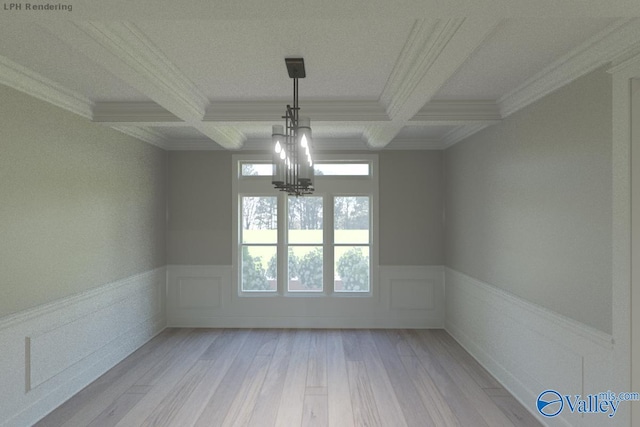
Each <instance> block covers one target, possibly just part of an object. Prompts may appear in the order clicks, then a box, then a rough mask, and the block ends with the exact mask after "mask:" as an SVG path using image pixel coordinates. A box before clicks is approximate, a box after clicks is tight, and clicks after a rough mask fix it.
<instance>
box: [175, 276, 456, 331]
mask: <svg viewBox="0 0 640 427" xmlns="http://www.w3.org/2000/svg"><path fill="white" fill-rule="evenodd" d="M232 274H233V268H232V266H229V265H222V266H216V265H168V266H167V277H168V278H167V324H168V326H172V327H218V328H220V327H224V328H261V327H262V328H264V327H270V328H442V327H443V325H444V287H443V280H444V273H443V267H442V266H380V267H379V269H378V271H377V274H375V275H374V279H373V280H372V290H373V291H372V294H371V295H367V296H364V295H357V296H344V295H333V296H319V295H307V296H302V295H290V296H284V295H263V296H239V295H238V292H237V290H236V289H235V287H234V284H233V280H232Z"/></svg>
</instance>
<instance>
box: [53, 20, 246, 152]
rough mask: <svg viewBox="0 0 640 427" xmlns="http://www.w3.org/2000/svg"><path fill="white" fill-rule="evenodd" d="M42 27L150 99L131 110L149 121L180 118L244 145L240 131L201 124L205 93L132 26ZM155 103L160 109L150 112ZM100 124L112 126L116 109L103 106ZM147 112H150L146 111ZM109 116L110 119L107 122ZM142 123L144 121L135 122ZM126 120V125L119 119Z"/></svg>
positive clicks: (228, 144)
mask: <svg viewBox="0 0 640 427" xmlns="http://www.w3.org/2000/svg"><path fill="white" fill-rule="evenodd" d="M43 26H44V27H45V28H46V29H47V30H48V31H49V32H51V33H52V34H54V35H55V36H56V37H58V38H59V39H60V40H61V41H63V42H65V43H67V44H68V45H69V47H71V48H75V49H77V50H78V51H80V52H81V53H82V54H84V55H85V56H87V57H88V58H89V59H91V60H93V61H95V62H96V63H97V64H98V65H100V66H102V67H103V68H105V69H107V70H108V71H110V72H111V73H112V74H114V75H115V76H116V77H118V78H119V79H121V80H123V81H124V82H126V83H127V84H129V85H130V86H131V87H133V88H134V89H136V90H137V91H139V92H140V93H142V94H143V95H145V96H147V97H148V98H149V99H150V100H151V101H153V102H152V103H143V104H146V105H138V106H133V107H131V108H133V109H134V110H136V109H137V112H138V113H139V114H141V115H142V116H143V117H144V116H145V114H146V115H148V116H151V117H153V119H152V120H151V121H164V120H173V117H172V116H175V117H176V118H177V119H179V120H182V121H185V122H189V123H191V124H192V126H193V127H195V128H197V129H198V130H200V131H201V132H202V133H203V134H204V135H206V136H207V137H210V138H213V139H214V140H215V142H216V143H218V144H220V145H221V146H223V147H225V148H228V149H237V148H238V147H240V146H242V143H243V142H244V137H243V135H242V134H241V133H240V132H238V131H237V130H236V129H233V128H231V129H229V128H224V127H223V128H220V129H212V128H211V127H210V126H207V125H204V124H202V118H203V117H204V113H205V109H206V106H207V104H208V100H207V99H206V97H205V96H204V95H202V93H201V91H200V90H199V89H198V88H197V87H196V86H195V85H194V84H193V83H192V82H191V81H190V80H189V79H188V77H187V76H185V75H184V74H183V73H182V72H181V71H180V69H179V68H178V67H177V66H176V65H174V64H173V63H172V62H171V61H170V60H169V59H168V58H167V57H166V56H165V55H164V53H162V51H160V49H158V48H157V47H156V46H155V45H154V43H153V42H152V41H151V40H150V39H149V38H148V37H147V36H146V35H145V34H144V33H143V32H142V31H140V30H139V29H138V28H137V27H136V26H135V25H134V24H132V23H128V22H72V21H47V22H46V23H44V24H43ZM153 103H155V104H157V106H159V107H160V108H162V109H164V110H166V112H167V113H165V112H163V111H161V110H160V108H157V107H151V104H153ZM100 107H101V108H100V109H99V110H97V111H96V120H97V121H104V122H106V121H113V119H114V116H116V115H117V113H116V112H115V110H114V109H109V108H108V107H109V106H106V105H101V106H100ZM145 108H148V109H147V110H146V111H145ZM109 116H111V117H109ZM131 119H132V120H133V121H136V122H143V121H144V120H141V117H137V118H131ZM120 121H123V120H120Z"/></svg>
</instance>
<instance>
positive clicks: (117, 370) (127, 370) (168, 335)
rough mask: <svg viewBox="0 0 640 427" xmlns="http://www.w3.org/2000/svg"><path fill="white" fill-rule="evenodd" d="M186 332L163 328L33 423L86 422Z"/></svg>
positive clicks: (56, 426) (50, 426) (70, 426)
mask: <svg viewBox="0 0 640 427" xmlns="http://www.w3.org/2000/svg"><path fill="white" fill-rule="evenodd" d="M190 332H191V330H190V329H167V330H165V331H163V332H162V333H161V334H159V335H158V336H156V337H155V338H153V339H152V340H151V341H149V342H148V343H147V344H145V345H144V346H142V347H140V348H139V349H138V350H137V351H135V352H133V353H132V354H131V355H130V356H129V357H127V358H126V359H124V360H123V361H122V362H120V363H118V364H117V365H116V366H115V367H114V368H113V369H111V370H109V371H107V372H106V373H105V374H104V375H102V376H101V377H100V378H98V379H97V380H96V381H94V382H92V383H91V384H89V385H88V386H87V387H85V388H84V389H82V390H81V391H80V392H78V393H77V394H76V395H75V396H73V397H72V398H71V399H69V400H68V401H67V402H65V403H64V404H62V405H61V406H60V407H59V408H57V409H56V410H55V411H53V412H52V413H51V414H49V415H48V416H47V417H46V418H45V419H44V420H42V421H40V422H39V423H36V424H35V425H36V426H38V427H43V426H47V427H60V426H64V427H76V426H84V425H88V424H89V423H90V422H91V421H92V420H93V419H94V418H95V417H97V416H98V415H100V414H101V413H102V412H103V411H105V410H106V409H107V408H108V407H109V406H110V405H111V404H112V403H113V402H114V401H115V400H116V399H118V398H119V397H120V396H121V395H122V394H123V393H126V392H127V391H128V390H129V389H130V388H131V386H133V385H134V383H135V382H136V381H137V380H138V378H140V377H141V376H142V375H144V374H145V373H146V372H147V371H148V370H149V369H150V368H151V366H153V365H155V364H156V363H157V362H158V361H159V360H162V359H163V358H164V357H166V355H167V354H170V353H171V352H173V351H175V348H176V347H177V346H179V345H180V343H181V342H183V341H185V340H186V339H187V338H188V337H189V334H190ZM45 422H46V424H44V423H45Z"/></svg>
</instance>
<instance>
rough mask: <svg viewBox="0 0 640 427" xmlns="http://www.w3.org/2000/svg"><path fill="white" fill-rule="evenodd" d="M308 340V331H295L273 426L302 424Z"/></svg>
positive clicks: (289, 426) (283, 426) (287, 426)
mask: <svg viewBox="0 0 640 427" xmlns="http://www.w3.org/2000/svg"><path fill="white" fill-rule="evenodd" d="M310 338H311V336H310V333H309V331H306V330H299V331H296V334H295V338H294V341H293V352H292V354H291V360H290V361H289V367H288V369H287V377H286V378H285V380H284V389H283V391H282V396H281V397H280V405H279V408H278V416H277V417H276V423H275V425H276V426H277V427H291V426H298V425H300V423H301V422H302V410H303V404H304V389H305V387H306V383H307V370H308V365H307V364H308V360H309V342H310Z"/></svg>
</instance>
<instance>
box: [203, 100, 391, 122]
mask: <svg viewBox="0 0 640 427" xmlns="http://www.w3.org/2000/svg"><path fill="white" fill-rule="evenodd" d="M286 105H287V102H286V101H217V102H211V103H210V104H209V106H208V107H207V110H206V112H205V115H204V121H221V122H243V121H253V122H256V121H258V122H259V121H265V122H271V121H279V120H281V119H282V115H283V114H284V112H285V109H286ZM301 114H304V115H305V116H308V117H311V119H312V120H313V121H332V122H343V121H352V122H359V121H363V122H367V121H388V120H389V116H388V115H387V113H386V111H385V108H384V107H383V106H381V105H380V103H379V102H378V101H304V102H303V105H302V108H301Z"/></svg>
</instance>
